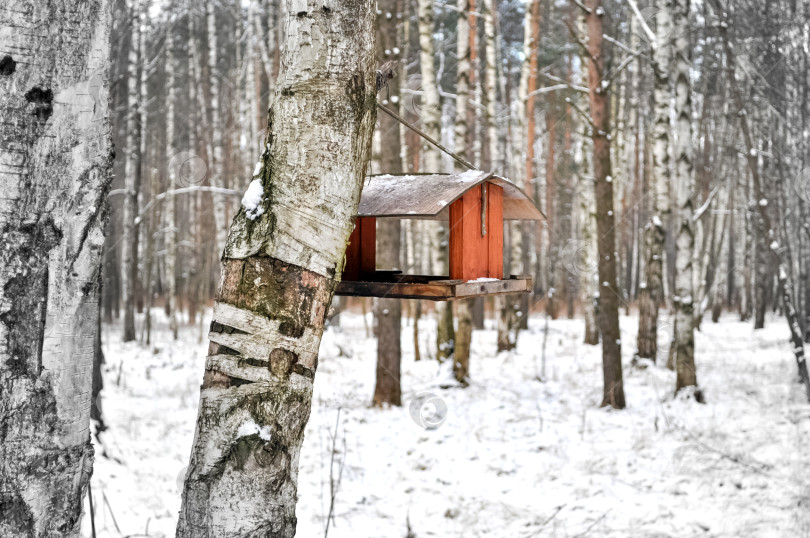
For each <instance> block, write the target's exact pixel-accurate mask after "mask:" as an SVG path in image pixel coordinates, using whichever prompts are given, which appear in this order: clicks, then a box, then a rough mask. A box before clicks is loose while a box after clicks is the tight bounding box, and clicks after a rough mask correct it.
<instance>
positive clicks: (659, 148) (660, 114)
mask: <svg viewBox="0 0 810 538" xmlns="http://www.w3.org/2000/svg"><path fill="white" fill-rule="evenodd" d="M670 3H671V0H658V11H657V12H656V17H655V25H656V43H655V48H654V51H653V60H654V61H653V74H654V81H653V115H654V125H653V151H652V157H653V174H652V193H653V196H652V216H651V217H650V221H649V222H648V223H647V224H646V225H645V227H644V238H645V241H646V243H647V248H646V250H647V260H646V263H645V271H646V272H645V280H644V282H643V285H641V286H640V287H641V290H640V294H639V318H638V356H639V357H640V358H643V359H652V360H653V361H655V359H656V355H657V350H658V346H657V338H658V309H659V307H660V305H661V302H662V300H663V288H664V282H663V275H664V272H663V267H664V266H663V257H664V252H665V249H666V230H665V229H664V223H665V222H669V218H670V217H669V213H670V210H669V185H670V172H669V146H670V132H671V129H672V127H671V125H670V119H669V109H670V100H671V90H670V84H669V82H670V78H669V70H670V63H671V54H672V53H671V46H670V44H669V36H670V34H671V33H672V19H671V16H670V13H671V11H672V8H671V6H670Z"/></svg>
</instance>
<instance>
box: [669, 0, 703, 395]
mask: <svg viewBox="0 0 810 538" xmlns="http://www.w3.org/2000/svg"><path fill="white" fill-rule="evenodd" d="M689 6H690V0H673V1H672V28H673V54H674V63H675V65H674V66H673V67H674V73H675V81H674V82H675V140H674V144H673V150H674V153H675V169H674V171H673V175H672V187H673V191H674V194H675V203H676V204H677V207H676V211H677V213H676V223H677V236H676V239H675V245H676V250H675V290H674V292H675V293H674V295H673V298H672V303H673V308H674V311H675V312H674V314H675V315H674V318H675V323H674V329H675V330H674V338H673V342H672V345H673V354H672V355H673V364H674V365H675V371H676V374H677V379H676V382H675V391H676V392H678V391H680V390H681V389H683V388H685V387H697V372H696V370H695V325H694V309H695V297H696V295H695V290H694V289H693V288H694V283H693V276H694V275H693V271H694V265H693V257H694V253H695V228H694V222H693V213H694V206H693V200H694V190H695V177H694V167H693V163H692V161H693V157H692V156H693V154H694V150H693V148H692V95H691V93H692V87H691V84H690V82H689V69H690V68H691V66H692V46H691V43H690V39H689V38H690V32H689ZM695 399H696V400H697V401H703V396H702V394H701V392H700V391H699V390H697V388H696V389H695Z"/></svg>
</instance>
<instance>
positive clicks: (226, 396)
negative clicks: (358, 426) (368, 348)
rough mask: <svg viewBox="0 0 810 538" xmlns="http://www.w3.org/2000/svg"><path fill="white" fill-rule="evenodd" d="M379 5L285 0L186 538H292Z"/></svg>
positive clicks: (348, 226) (361, 168) (222, 297)
mask: <svg viewBox="0 0 810 538" xmlns="http://www.w3.org/2000/svg"><path fill="white" fill-rule="evenodd" d="M374 7H375V6H374V4H373V3H370V2H361V1H347V2H340V3H338V2H334V1H330V2H327V3H324V2H322V1H321V2H315V1H314V0H309V1H308V2H306V3H304V2H302V1H301V0H288V10H287V13H288V16H287V20H286V27H287V30H288V32H287V40H286V46H285V49H284V52H283V59H282V69H281V73H280V75H279V81H278V85H277V90H276V95H275V100H274V102H273V106H272V108H271V109H270V115H269V118H268V133H267V139H266V146H265V148H266V149H265V151H264V153H263V154H262V156H261V158H260V160H259V163H258V166H257V169H256V173H255V174H254V176H253V181H252V183H251V186H250V188H249V189H248V192H247V193H246V196H245V198H244V199H243V207H242V208H241V209H240V211H239V213H238V214H237V216H236V217H235V219H234V222H233V224H232V226H231V232H230V234H229V237H228V241H227V245H226V248H225V252H224V255H223V261H222V276H221V279H220V285H219V289H218V292H217V301H216V304H215V307H214V317H213V321H212V325H211V332H210V333H209V340H210V346H209V355H208V359H207V362H206V371H205V376H204V378H203V384H202V389H201V395H200V409H199V416H198V420H197V427H196V431H195V438H194V444H193V447H192V452H191V461H190V464H189V468H188V472H187V475H186V480H185V486H184V491H183V503H182V508H181V511H180V520H179V522H178V530H177V535H178V536H180V537H184V538H185V537H189V538H191V537H193V538H205V537H219V536H222V537H225V536H278V537H291V536H294V534H295V524H296V516H295V500H296V490H297V481H298V459H299V455H300V450H301V444H302V442H303V434H304V428H305V426H306V423H307V420H308V419H309V413H310V405H311V401H312V383H313V379H314V375H315V370H316V369H317V365H318V346H319V344H320V339H321V335H322V334H323V326H324V321H325V317H326V313H327V311H328V308H329V304H330V303H331V300H332V295H333V292H334V289H335V286H336V284H337V280H338V279H339V277H340V272H341V271H342V268H343V264H344V254H345V249H346V243H347V241H348V239H349V235H350V233H351V230H352V226H353V219H354V216H355V214H356V212H357V206H358V203H359V199H360V190H361V188H362V182H363V177H364V174H365V171H366V168H367V166H368V161H369V156H370V152H371V136H372V131H373V129H374V121H375V76H374V69H373V62H374V54H375V47H374V41H375V40H374Z"/></svg>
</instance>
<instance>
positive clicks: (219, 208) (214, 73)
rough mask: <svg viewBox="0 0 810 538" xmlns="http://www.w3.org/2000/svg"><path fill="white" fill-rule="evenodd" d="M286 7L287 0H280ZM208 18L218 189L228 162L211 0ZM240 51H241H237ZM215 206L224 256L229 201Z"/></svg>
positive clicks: (214, 171) (213, 178)
mask: <svg viewBox="0 0 810 538" xmlns="http://www.w3.org/2000/svg"><path fill="white" fill-rule="evenodd" d="M280 1H281V2H282V3H283V2H284V0H280ZM205 17H206V22H207V29H208V76H209V78H210V87H211V123H210V126H211V151H210V152H209V154H208V158H209V159H211V165H210V166H209V170H210V171H211V185H212V186H214V187H220V188H221V187H225V177H224V160H223V156H222V146H223V144H224V141H223V137H222V114H221V110H220V77H221V75H220V72H219V68H218V66H217V59H218V57H219V56H218V55H219V49H218V44H217V22H216V21H217V19H216V11H215V6H214V0H207V1H206V4H205ZM237 48H238V47H237ZM212 203H213V205H214V225H215V226H216V244H217V253H221V252H222V250H223V249H224V248H225V239H226V237H227V235H228V223H227V221H226V209H225V203H226V202H225V199H224V198H223V197H221V196H213V201H212Z"/></svg>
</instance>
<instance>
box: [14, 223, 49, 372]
mask: <svg viewBox="0 0 810 538" xmlns="http://www.w3.org/2000/svg"><path fill="white" fill-rule="evenodd" d="M9 228H10V227H6V229H4V230H3V233H0V236H2V237H7V236H8V235H14V236H17V240H16V241H15V243H17V244H19V245H21V248H20V249H19V251H18V252H19V254H18V257H17V258H16V260H11V263H9V260H4V263H5V264H8V265H9V266H10V267H14V266H15V265H16V266H17V273H16V274H15V275H14V276H12V277H11V278H9V279H8V281H7V282H6V284H5V286H4V288H3V291H4V294H5V296H6V297H16V298H17V300H15V301H12V302H11V303H10V306H9V309H8V311H6V312H3V313H2V314H0V323H2V324H3V325H5V326H6V342H7V346H8V347H7V349H8V352H9V355H10V357H11V358H10V359H8V360H7V361H6V367H7V368H8V369H9V370H10V372H11V373H12V377H17V376H33V377H39V375H40V374H41V373H42V345H43V339H44V337H45V320H46V310H47V301H43V300H42V297H47V296H48V254H49V252H50V251H51V249H53V248H54V247H55V246H57V245H58V244H59V242H60V241H61V240H62V232H61V230H60V229H59V228H57V227H56V226H55V225H54V223H53V220H52V219H51V218H50V217H46V218H45V219H43V220H40V221H37V222H36V223H31V224H23V225H21V226H19V227H18V228H17V229H16V230H14V229H11V230H9ZM15 262H16V263H15ZM32 335H36V336H37V337H38V341H37V344H36V346H32V345H31V337H32Z"/></svg>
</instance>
